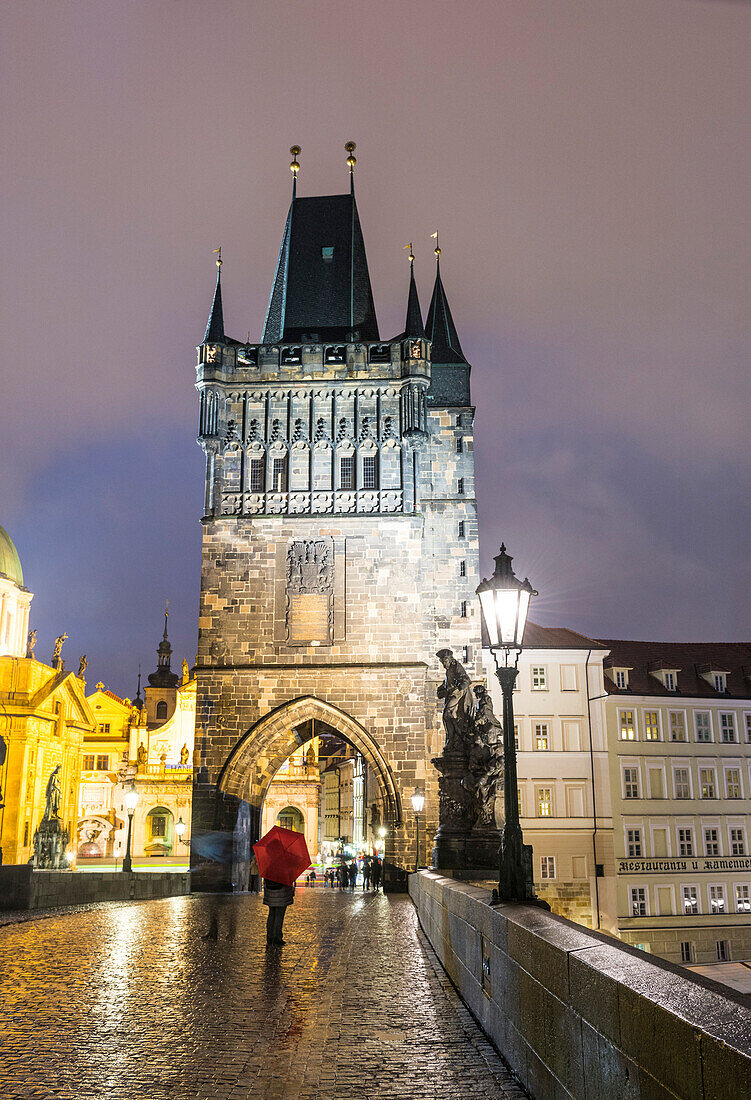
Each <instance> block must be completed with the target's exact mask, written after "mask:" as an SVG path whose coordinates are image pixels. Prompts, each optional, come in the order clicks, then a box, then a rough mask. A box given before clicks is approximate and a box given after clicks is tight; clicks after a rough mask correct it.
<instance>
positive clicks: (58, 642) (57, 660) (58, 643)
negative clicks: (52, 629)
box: [52, 633, 68, 670]
mask: <svg viewBox="0 0 751 1100" xmlns="http://www.w3.org/2000/svg"><path fill="white" fill-rule="evenodd" d="M67 640H68V635H67V634H65V633H63V634H58V636H57V637H56V638H55V652H54V653H53V654H52V667H53V668H56V669H62V670H64V669H65V665H64V664H63V661H62V658H61V656H60V654H61V652H62V649H63V642H67Z"/></svg>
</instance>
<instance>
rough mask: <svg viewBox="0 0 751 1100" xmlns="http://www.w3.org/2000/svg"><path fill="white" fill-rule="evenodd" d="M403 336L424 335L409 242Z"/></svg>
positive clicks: (413, 259)
mask: <svg viewBox="0 0 751 1100" xmlns="http://www.w3.org/2000/svg"><path fill="white" fill-rule="evenodd" d="M404 335H405V336H418V337H420V338H422V337H423V336H424V335H425V326H424V325H423V323H422V310H421V309H420V299H419V297H418V294H417V284H416V283H415V257H414V253H413V252H412V242H411V241H410V242H409V297H408V298H407V319H406V321H405V322H404Z"/></svg>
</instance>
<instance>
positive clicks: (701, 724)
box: [694, 710, 712, 742]
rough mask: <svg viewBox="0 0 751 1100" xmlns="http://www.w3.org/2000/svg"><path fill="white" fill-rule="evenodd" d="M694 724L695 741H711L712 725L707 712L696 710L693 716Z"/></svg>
mask: <svg viewBox="0 0 751 1100" xmlns="http://www.w3.org/2000/svg"><path fill="white" fill-rule="evenodd" d="M694 723H695V725H696V740H697V741H703V742H707V741H711V740H712V724H711V719H710V717H709V711H707V710H697V712H696V713H695V715H694Z"/></svg>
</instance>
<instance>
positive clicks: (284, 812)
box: [261, 737, 322, 863]
mask: <svg viewBox="0 0 751 1100" xmlns="http://www.w3.org/2000/svg"><path fill="white" fill-rule="evenodd" d="M320 810H321V775H320V772H319V767H318V738H316V737H314V738H313V739H312V741H310V742H308V745H307V747H306V748H304V749H301V750H300V751H299V752H297V753H294V754H293V755H292V756H290V757H289V758H288V759H287V760H286V761H285V762H284V764H282V766H281V768H280V769H279V771H278V772H277V773H276V775H275V776H274V778H273V780H272V782H271V783H270V785H269V788H268V790H267V792H266V798H265V799H264V803H263V814H262V820H261V833H262V834H264V833H267V832H268V831H269V829H270V828H271V827H272V826H273V825H281V826H282V827H283V828H285V829H294V830H295V832H298V833H303V834H304V835H305V843H306V844H307V846H308V852H309V853H310V858H311V860H312V861H313V862H314V863H315V862H317V861H318V858H319V853H320V851H321V842H322V836H321V827H320V826H321V820H320V817H321V814H320Z"/></svg>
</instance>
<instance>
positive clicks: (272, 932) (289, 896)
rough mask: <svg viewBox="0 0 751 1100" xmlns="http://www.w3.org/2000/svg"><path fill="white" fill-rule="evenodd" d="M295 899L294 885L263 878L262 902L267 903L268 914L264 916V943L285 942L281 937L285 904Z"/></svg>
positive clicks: (290, 903)
mask: <svg viewBox="0 0 751 1100" xmlns="http://www.w3.org/2000/svg"><path fill="white" fill-rule="evenodd" d="M294 900H295V888H294V886H287V885H286V883H284V882H274V881H273V879H270V878H265V879H264V880H263V904H264V905H268V907H269V915H268V917H267V918H266V943H267V944H269V945H272V944H275V945H279V946H281V945H282V944H284V943H286V942H287V941H286V940H283V939H282V927H283V925H284V914H285V913H286V912H287V906H288V905H292V904H293V902H294Z"/></svg>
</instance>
